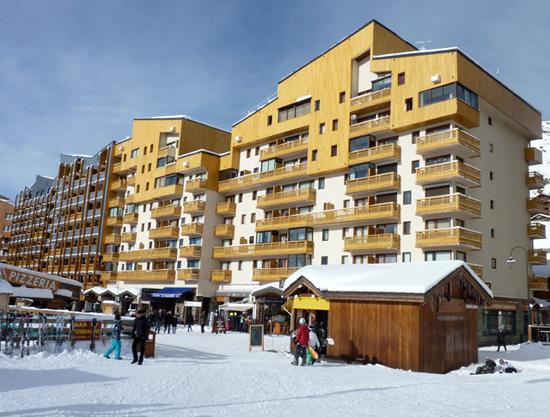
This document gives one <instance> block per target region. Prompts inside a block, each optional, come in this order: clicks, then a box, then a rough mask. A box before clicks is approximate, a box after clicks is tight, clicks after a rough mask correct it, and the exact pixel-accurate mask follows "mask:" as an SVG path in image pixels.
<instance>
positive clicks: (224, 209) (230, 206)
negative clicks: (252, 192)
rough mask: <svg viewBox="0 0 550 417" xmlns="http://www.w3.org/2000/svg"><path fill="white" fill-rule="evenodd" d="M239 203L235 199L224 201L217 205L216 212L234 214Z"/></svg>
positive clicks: (226, 214)
mask: <svg viewBox="0 0 550 417" xmlns="http://www.w3.org/2000/svg"><path fill="white" fill-rule="evenodd" d="M236 211H237V204H236V203H235V202H234V201H222V202H221V203H218V204H217V205H216V214H219V215H221V216H234V215H235V212H236Z"/></svg>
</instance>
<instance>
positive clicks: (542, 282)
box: [529, 277, 550, 291]
mask: <svg viewBox="0 0 550 417" xmlns="http://www.w3.org/2000/svg"><path fill="white" fill-rule="evenodd" d="M548 281H549V279H548V278H546V277H529V289H530V290H531V291H549V290H550V286H549V285H548V284H549V283H548Z"/></svg>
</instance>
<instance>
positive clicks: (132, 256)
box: [119, 248, 178, 261]
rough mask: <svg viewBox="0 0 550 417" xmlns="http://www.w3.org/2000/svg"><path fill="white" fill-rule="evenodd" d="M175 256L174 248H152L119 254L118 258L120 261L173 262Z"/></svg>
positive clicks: (176, 251)
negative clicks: (165, 260) (164, 260)
mask: <svg viewBox="0 0 550 417" xmlns="http://www.w3.org/2000/svg"><path fill="white" fill-rule="evenodd" d="M177 255H178V250H177V249H176V248H154V249H140V250H132V251H126V252H120V254H119V258H120V260H121V261H145V260H154V259H159V260H161V259H167V260H175V259H176V257H177Z"/></svg>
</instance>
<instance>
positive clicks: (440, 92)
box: [418, 83, 479, 110]
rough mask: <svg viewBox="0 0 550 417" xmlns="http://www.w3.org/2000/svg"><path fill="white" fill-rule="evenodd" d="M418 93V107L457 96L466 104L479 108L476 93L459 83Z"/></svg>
mask: <svg viewBox="0 0 550 417" xmlns="http://www.w3.org/2000/svg"><path fill="white" fill-rule="evenodd" d="M418 95H419V106H420V107H423V106H427V105H429V104H435V103H439V102H440V101H445V100H452V99H454V98H458V99H459V100H461V101H463V102H464V103H466V104H467V105H468V106H470V107H472V108H474V109H476V110H479V103H478V97H477V94H476V93H474V92H473V91H471V90H469V89H467V88H466V87H464V86H463V85H462V84H459V83H452V84H447V85H442V86H441V87H436V88H432V89H430V90H426V91H421V92H420V93H419V94H418Z"/></svg>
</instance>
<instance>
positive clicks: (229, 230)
mask: <svg viewBox="0 0 550 417" xmlns="http://www.w3.org/2000/svg"><path fill="white" fill-rule="evenodd" d="M234 235H235V225H233V224H217V225H216V227H215V228H214V237H218V238H222V239H233V236H234Z"/></svg>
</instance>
